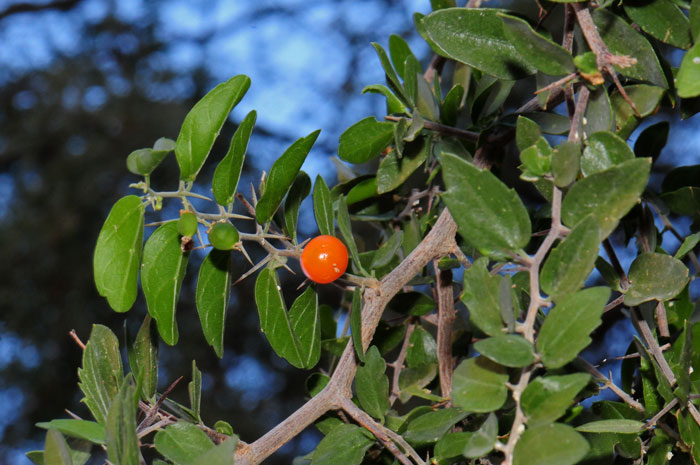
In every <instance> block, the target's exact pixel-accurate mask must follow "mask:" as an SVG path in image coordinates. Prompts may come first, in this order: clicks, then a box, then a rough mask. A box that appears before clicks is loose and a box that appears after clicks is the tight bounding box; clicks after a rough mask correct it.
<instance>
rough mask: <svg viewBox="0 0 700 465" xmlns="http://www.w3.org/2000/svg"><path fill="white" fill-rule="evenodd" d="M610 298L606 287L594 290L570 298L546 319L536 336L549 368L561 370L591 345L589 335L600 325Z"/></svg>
mask: <svg viewBox="0 0 700 465" xmlns="http://www.w3.org/2000/svg"><path fill="white" fill-rule="evenodd" d="M609 297H610V289H608V288H607V287H592V288H589V289H584V290H582V291H578V292H577V293H575V294H572V295H569V296H567V297H565V298H563V299H562V300H561V302H559V303H557V305H556V306H555V307H554V308H553V309H552V310H551V311H550V312H549V314H548V315H547V317H546V318H545V320H544V324H543V325H542V328H541V329H540V334H539V336H538V337H537V351H538V352H539V353H540V356H541V358H542V363H544V366H546V367H547V368H550V369H551V368H560V367H562V366H564V365H566V364H567V363H569V362H570V361H571V360H573V359H574V358H576V356H577V355H578V354H579V352H581V351H582V350H583V349H584V348H585V347H586V346H587V345H588V344H589V343H590V342H591V339H590V337H589V336H588V335H589V334H590V333H591V331H593V330H594V329H595V328H597V327H598V325H600V317H601V315H602V314H603V308H605V304H606V303H607V302H608V298H609Z"/></svg>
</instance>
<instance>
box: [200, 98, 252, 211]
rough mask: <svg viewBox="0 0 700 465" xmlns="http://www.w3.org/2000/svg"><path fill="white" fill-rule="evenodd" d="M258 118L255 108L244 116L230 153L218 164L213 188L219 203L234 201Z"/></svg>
mask: <svg viewBox="0 0 700 465" xmlns="http://www.w3.org/2000/svg"><path fill="white" fill-rule="evenodd" d="M256 119H257V113H256V112H255V110H252V111H251V112H250V113H248V114H247V115H246V116H245V118H243V120H242V121H241V122H240V123H239V125H238V127H237V128H236V132H235V133H234V134H233V137H232V138H231V144H230V145H229V148H228V153H226V156H225V157H224V158H223V159H222V160H221V161H220V162H219V164H218V165H216V170H214V177H213V178H212V181H211V190H212V192H213V193H214V199H215V200H216V202H217V203H218V204H219V205H222V206H227V205H229V204H231V203H233V200H234V198H235V195H236V188H237V187H238V180H239V178H240V177H241V169H242V168H243V160H244V159H245V153H246V150H247V148H248V141H249V140H250V135H251V133H252V132H253V126H255V120H256Z"/></svg>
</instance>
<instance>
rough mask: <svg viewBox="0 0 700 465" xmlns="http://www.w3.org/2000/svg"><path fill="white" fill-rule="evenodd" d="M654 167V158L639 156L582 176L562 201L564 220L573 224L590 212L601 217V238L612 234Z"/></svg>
mask: <svg viewBox="0 0 700 465" xmlns="http://www.w3.org/2000/svg"><path fill="white" fill-rule="evenodd" d="M650 167H651V160H650V159H648V158H637V159H634V160H629V161H626V162H624V163H622V164H620V165H616V166H614V167H612V168H609V169H607V170H605V171H600V172H598V173H595V174H592V175H590V176H587V177H585V178H584V179H581V180H579V181H578V182H576V183H575V184H574V185H573V186H572V187H571V189H569V192H568V193H567V194H566V197H564V201H563V202H562V220H563V222H564V224H566V225H567V226H568V227H570V228H573V227H575V226H576V225H577V224H579V223H580V222H581V221H582V220H583V219H584V218H585V217H586V216H588V215H589V214H590V215H592V216H593V217H594V218H595V219H596V220H597V221H598V225H599V226H600V236H601V237H600V238H601V240H602V239H604V238H606V237H608V235H609V234H610V233H611V232H612V231H613V229H615V227H616V226H617V223H618V221H619V220H620V218H622V217H623V216H624V215H625V214H626V213H627V212H628V211H629V210H630V209H631V208H632V207H633V206H634V205H635V204H636V203H637V200H638V199H639V196H640V195H641V194H642V191H643V190H644V188H645V187H646V185H647V180H648V179H649V171H650Z"/></svg>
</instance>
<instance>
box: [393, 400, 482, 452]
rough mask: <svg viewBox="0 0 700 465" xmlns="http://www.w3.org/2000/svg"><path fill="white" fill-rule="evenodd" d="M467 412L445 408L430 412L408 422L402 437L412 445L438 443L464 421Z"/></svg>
mask: <svg viewBox="0 0 700 465" xmlns="http://www.w3.org/2000/svg"><path fill="white" fill-rule="evenodd" d="M467 415H469V414H468V413H467V412H463V411H462V410H460V409H458V408H445V409H441V410H436V411H434V412H428V413H426V414H424V415H421V416H419V417H417V418H414V419H413V420H410V421H409V422H408V427H407V428H406V431H405V432H404V433H403V434H402V436H403V437H404V438H405V439H406V441H408V442H409V443H411V444H415V445H423V444H429V443H433V442H437V440H438V439H440V438H441V437H442V436H444V435H445V433H447V431H449V429H450V428H452V426H454V425H455V424H456V423H458V422H460V421H462V420H464V419H465V418H466V417H467Z"/></svg>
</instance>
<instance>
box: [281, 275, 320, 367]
mask: <svg viewBox="0 0 700 465" xmlns="http://www.w3.org/2000/svg"><path fill="white" fill-rule="evenodd" d="M289 322H290V323H291V325H292V331H293V332H294V336H295V337H296V339H297V341H298V342H299V349H300V352H301V362H302V364H303V366H304V368H306V369H309V368H313V367H314V366H315V365H316V364H317V363H318V361H319V359H320V358H321V316H320V313H319V308H318V296H317V295H316V292H315V291H314V289H313V287H311V286H309V287H307V288H306V290H304V292H302V293H301V295H300V296H299V297H297V299H296V300H295V301H294V303H293V304H292V308H290V309H289Z"/></svg>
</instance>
